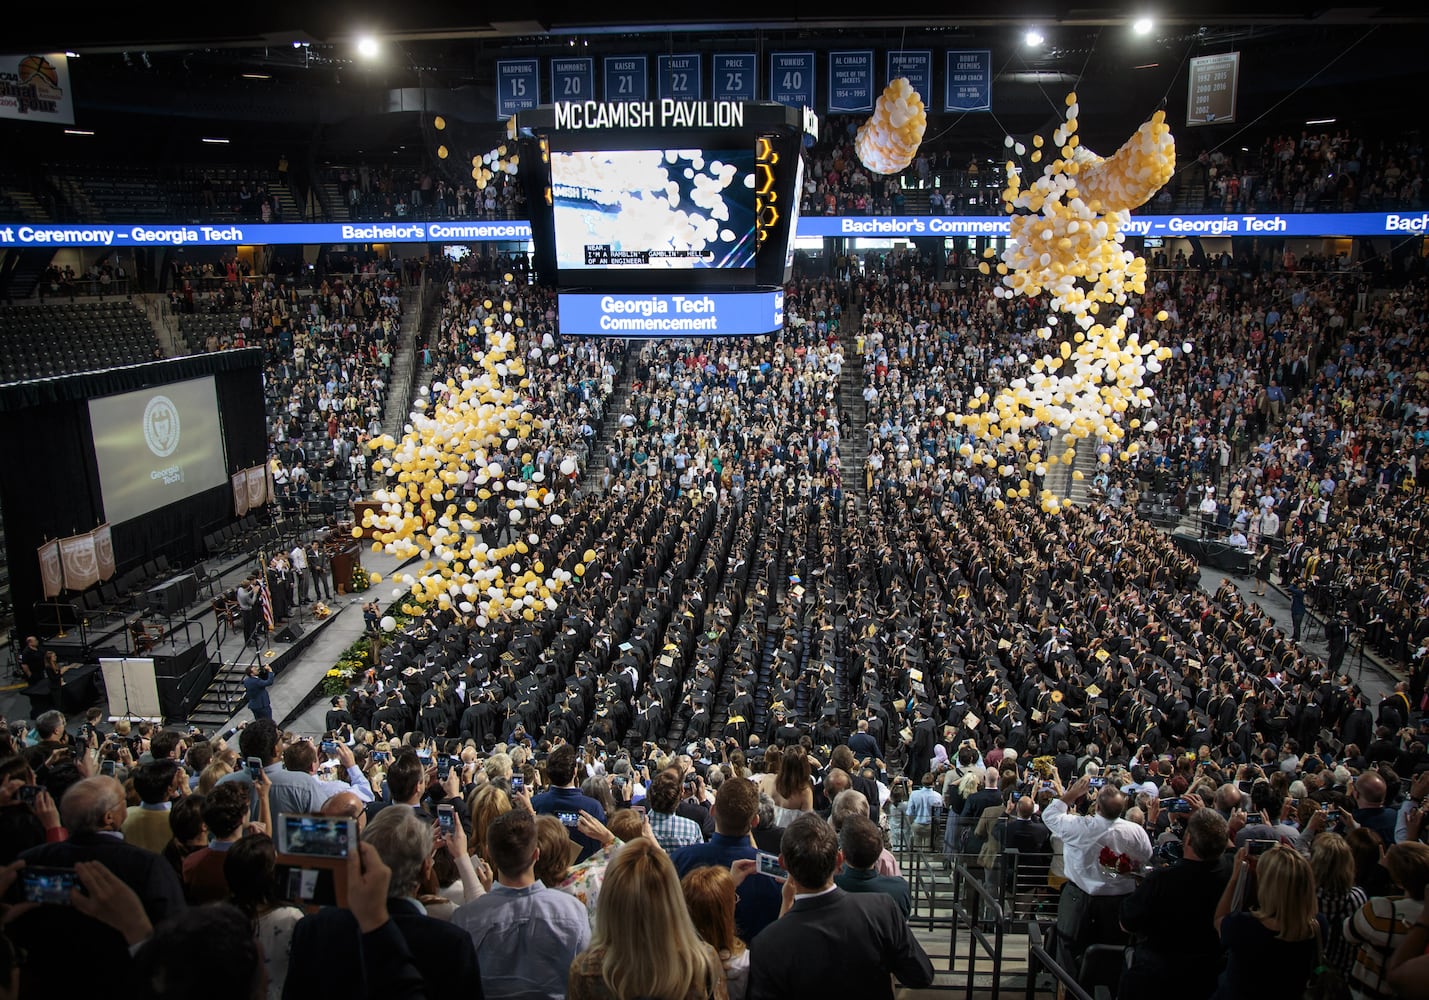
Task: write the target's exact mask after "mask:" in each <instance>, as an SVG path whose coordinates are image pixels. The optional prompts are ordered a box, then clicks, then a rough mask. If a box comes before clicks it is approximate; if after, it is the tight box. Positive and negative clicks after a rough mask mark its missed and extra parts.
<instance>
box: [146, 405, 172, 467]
mask: <svg viewBox="0 0 1429 1000" xmlns="http://www.w3.org/2000/svg"><path fill="white" fill-rule="evenodd" d="M144 443H145V444H147V445H148V446H149V450H150V451H152V452H153V453H154V454H155V455H158V456H159V457H160V458H168V457H169V456H170V455H172V454H173V453H174V449H175V448H177V447H178V446H179V410H178V407H176V406H174V401H173V400H172V399H170V398H169V397H168V396H155V397H154V398H153V399H151V400H149V405H148V406H146V407H144Z"/></svg>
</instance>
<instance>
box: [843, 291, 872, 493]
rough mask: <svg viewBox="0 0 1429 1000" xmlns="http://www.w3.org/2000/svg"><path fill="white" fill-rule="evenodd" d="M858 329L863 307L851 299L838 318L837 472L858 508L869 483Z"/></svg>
mask: <svg viewBox="0 0 1429 1000" xmlns="http://www.w3.org/2000/svg"><path fill="white" fill-rule="evenodd" d="M861 329H863V311H862V310H861V309H859V308H858V306H857V305H856V304H854V303H850V304H849V307H848V308H847V309H845V310H844V314H843V316H842V317H841V319H840V321H839V343H840V344H841V345H842V346H843V352H844V366H843V371H842V372H840V374H839V434H840V438H841V440H840V442H839V473H840V475H841V476H842V477H843V488H844V496H845V497H847V498H848V499H849V500H850V501H852V502H854V503H855V504H856V506H857V508H860V509H861V508H863V507H864V506H865V505H866V504H867V503H868V485H867V483H865V481H864V475H863V465H864V461H865V460H866V459H867V458H868V430H867V429H866V428H865V426H864V424H865V420H864V416H865V414H864V408H865V407H864V402H863V357H862V356H861V355H860V354H858V353H857V351H856V348H857V341H858V332H859V331H860V330H861Z"/></svg>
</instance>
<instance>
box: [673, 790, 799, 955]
mask: <svg viewBox="0 0 1429 1000" xmlns="http://www.w3.org/2000/svg"><path fill="white" fill-rule="evenodd" d="M713 812H714V821H715V832H714V836H712V837H710V839H709V840H708V841H707V842H706V843H703V844H691V845H690V846H688V847H681V848H679V849H678V850H676V851H674V852H672V853H671V855H670V860H671V861H673V862H674V863H675V870H676V871H677V872H679V874H680V877H681V878H684V877H685V876H686V875H687V874H689V873H690V872H691V871H693V870H694V869H696V868H705V867H708V866H712V865H713V866H717V867H720V868H728V867H729V866H730V865H731V864H732V863H733V862H735V861H738V860H740V859H741V858H744V859H753V858H755V857H756V856H757V855H758V853H759V852H758V851H757V850H756V849H755V847H754V845H753V843H752V842H751V840H750V831H751V830H753V829H754V827H755V826H757V825H758V823H759V786H757V785H756V784H754V782H752V781H737V780H730V781H725V782H724V783H723V784H722V785H720V786H719V791H718V792H716V793H715V801H714V810H713ZM778 916H779V885H778V884H777V883H776V882H774V881H773V880H772V879H769V878H752V879H747V880H746V881H745V882H744V883H742V884H741V885H740V888H739V894H738V898H737V899H736V900H735V904H734V923H735V927H736V929H737V930H738V933H739V936H740V938H741V939H742V940H745V941H752V940H754V936H755V935H756V934H758V933H759V932H760V931H762V930H763V929H764V928H765V927H767V926H768V925H769V924H771V923H773V922H774V920H775V919H777V918H778Z"/></svg>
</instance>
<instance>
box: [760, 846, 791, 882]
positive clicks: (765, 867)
mask: <svg viewBox="0 0 1429 1000" xmlns="http://www.w3.org/2000/svg"><path fill="white" fill-rule="evenodd" d="M759 874H761V875H768V876H769V877H770V878H777V879H785V878H788V877H789V873H788V872H786V871H785V870H784V869H783V867H782V866H781V865H780V864H779V855H777V854H767V853H765V852H764V851H760V852H759Z"/></svg>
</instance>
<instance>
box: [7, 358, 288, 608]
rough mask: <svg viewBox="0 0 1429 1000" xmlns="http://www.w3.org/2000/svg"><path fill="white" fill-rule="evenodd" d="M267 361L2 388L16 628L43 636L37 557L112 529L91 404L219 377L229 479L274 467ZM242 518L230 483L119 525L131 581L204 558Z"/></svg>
mask: <svg viewBox="0 0 1429 1000" xmlns="http://www.w3.org/2000/svg"><path fill="white" fill-rule="evenodd" d="M261 363H262V354H261V352H260V351H258V350H257V349H246V350H242V351H225V352H220V353H218V354H202V355H196V356H194V357H189V358H175V359H171V360H167V361H159V362H153V363H150V364H144V365H134V366H131V367H127V368H115V369H110V370H108V371H103V372H92V373H88V374H84V375H73V376H68V377H65V378H57V379H44V380H40V381H35V382H25V383H19V384H16V385H8V386H0V463H3V466H0V467H3V468H4V469H5V470H6V472H5V475H3V476H0V504H3V507H4V516H5V545H6V550H7V557H8V560H9V569H10V595H11V600H12V601H13V603H14V606H15V625H16V628H17V630H18V631H19V633H20V634H21V635H27V634H29V633H31V632H34V631H35V626H36V620H37V619H36V615H35V612H34V605H35V604H36V603H37V602H39V601H41V600H42V599H43V594H44V588H43V584H42V582H41V579H40V566H39V560H38V559H37V557H36V549H37V548H38V547H39V546H40V545H41V544H42V543H44V542H45V541H46V540H48V539H51V538H57V537H64V536H66V535H73V534H76V533H79V532H84V531H89V530H90V529H91V528H93V527H95V526H96V525H98V524H101V523H103V521H104V501H103V494H102V492H101V490H100V483H99V465H98V461H97V459H96V457H95V452H94V435H93V432H92V430H91V428H90V422H89V403H88V401H89V400H90V399H91V398H94V397H97V396H108V395H112V394H115V393H121V392H132V391H135V390H139V389H147V388H152V387H154V386H159V385H166V384H169V383H173V382H182V381H184V380H186V379H191V378H200V377H202V376H205V375H213V376H214V387H215V391H216V393H217V397H218V407H219V418H220V421H221V423H222V427H223V438H224V448H225V454H226V455H227V458H228V467H229V472H230V473H232V472H236V471H237V470H239V469H243V468H249V467H251V466H254V465H257V464H259V463H261V462H263V461H264V460H265V458H266V453H267V449H266V426H265V423H264V414H263V378H262V368H261ZM232 518H233V492H232V489H231V488H230V487H229V485H228V484H227V483H224V484H223V485H222V486H220V487H215V488H214V489H211V490H206V491H205V492H203V493H200V494H198V495H197V496H193V497H189V498H188V499H186V500H180V501H178V502H177V503H172V504H169V505H168V506H166V507H161V508H159V509H158V510H155V511H151V512H150V513H148V514H145V515H143V516H142V517H137V518H134V519H133V520H130V521H125V522H123V523H122V524H115V525H112V526H111V527H112V532H113V540H114V561H115V564H116V567H117V572H118V573H119V574H120V575H122V574H123V573H125V572H127V571H128V570H129V569H130V568H132V567H133V566H136V565H139V564H141V563H143V562H144V561H146V560H149V559H153V558H155V557H156V556H158V555H159V554H160V553H163V554H164V555H166V556H168V557H169V560H170V562H172V563H174V564H176V565H186V564H188V563H190V562H195V561H197V560H198V559H199V558H201V557H202V556H203V554H204V553H203V549H202V539H203V535H204V533H205V532H207V531H212V530H214V529H215V528H217V527H220V526H222V525H223V524H225V523H227V522H228V521H230V520H232Z"/></svg>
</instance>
